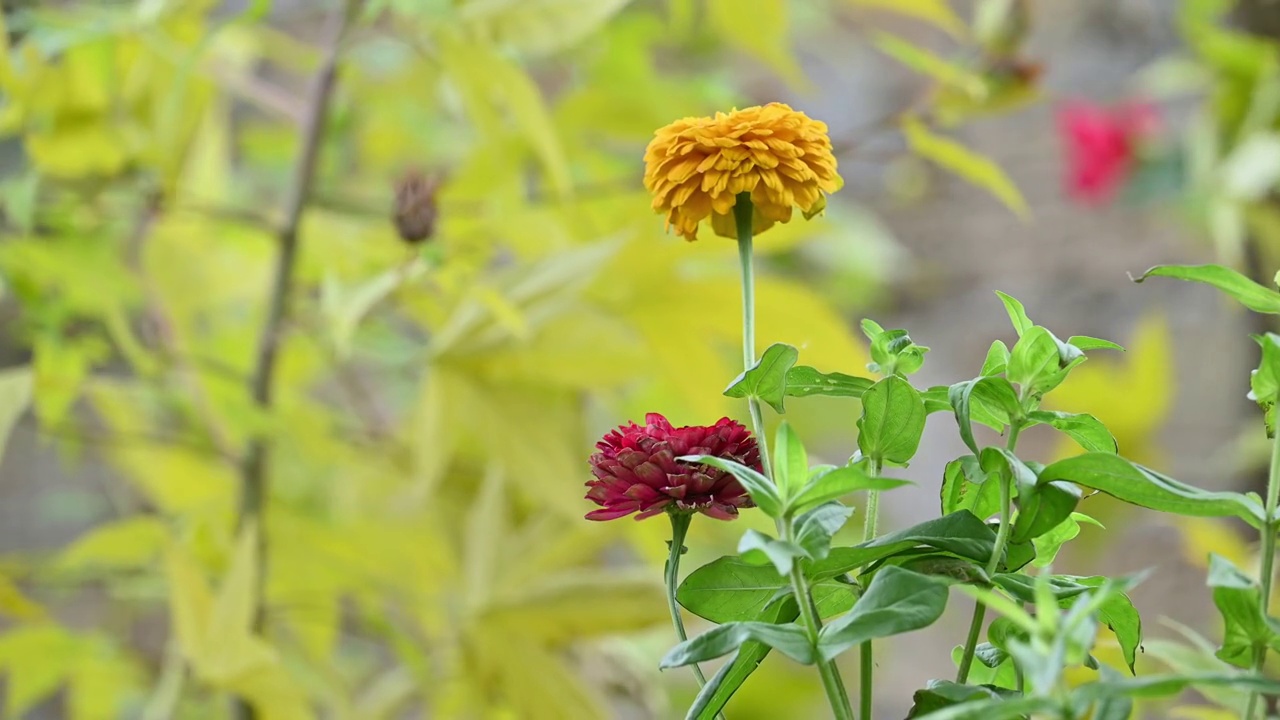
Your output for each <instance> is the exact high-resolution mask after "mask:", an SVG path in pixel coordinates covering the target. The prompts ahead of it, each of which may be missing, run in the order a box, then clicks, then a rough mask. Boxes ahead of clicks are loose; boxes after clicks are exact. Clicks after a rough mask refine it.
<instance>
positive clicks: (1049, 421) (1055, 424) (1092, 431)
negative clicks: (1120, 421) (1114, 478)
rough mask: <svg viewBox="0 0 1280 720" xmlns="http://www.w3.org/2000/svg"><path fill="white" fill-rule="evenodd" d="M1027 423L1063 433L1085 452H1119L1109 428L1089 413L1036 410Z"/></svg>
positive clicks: (1028, 415) (1029, 416)
mask: <svg viewBox="0 0 1280 720" xmlns="http://www.w3.org/2000/svg"><path fill="white" fill-rule="evenodd" d="M1027 421H1028V423H1029V425H1028V426H1030V425H1035V424H1039V423H1044V424H1045V425H1048V426H1050V427H1052V428H1055V429H1057V430H1060V431H1062V432H1063V433H1065V434H1066V435H1067V437H1070V438H1071V439H1072V440H1075V441H1076V444H1077V445H1079V446H1080V447H1081V448H1083V449H1084V451H1085V452H1108V453H1115V452H1119V447H1118V446H1117V445H1116V439H1115V438H1114V437H1112V435H1111V431H1110V430H1107V426H1106V425H1103V424H1102V421H1101V420H1099V419H1098V418H1096V417H1094V416H1092V415H1090V414H1088V413H1067V412H1052V411H1049V410H1036V411H1034V412H1030V413H1027Z"/></svg>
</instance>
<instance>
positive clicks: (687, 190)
mask: <svg viewBox="0 0 1280 720" xmlns="http://www.w3.org/2000/svg"><path fill="white" fill-rule="evenodd" d="M644 163H645V169H644V185H645V187H646V188H648V189H649V192H651V193H653V209H654V210H656V211H658V212H665V213H666V214H667V229H670V228H671V227H672V226H673V225H674V226H675V228H676V232H678V233H680V234H681V235H682V236H684V238H685V239H686V240H697V239H698V224H699V223H701V222H702V221H703V220H704V219H705V218H706V217H707V216H710V217H711V227H712V229H713V230H715V232H716V234H717V235H722V236H724V237H729V238H732V237H736V233H735V226H734V220H733V206H734V204H735V203H736V202H737V196H738V193H750V194H751V202H752V203H753V205H754V217H753V219H752V224H753V226H754V230H755V232H756V233H760V232H763V231H765V230H768V229H769V228H770V227H771V226H772V225H773V224H774V223H775V222H787V221H788V220H790V219H791V209H792V208H793V207H798V208H800V210H801V211H802V212H803V213H804V216H805V218H806V219H808V218H811V217H813V216H814V215H816V214H818V213H820V212H822V210H823V208H825V207H826V205H827V199H826V193H833V192H835V191H836V190H839V189H840V186H841V185H843V184H844V181H843V180H841V179H840V176H839V175H837V174H836V159H835V156H834V155H832V154H831V138H829V137H827V125H826V123H822V122H819V121H817V120H813V119H811V118H809V117H808V116H807V115H805V114H804V113H802V112H797V111H795V110H792V109H791V108H790V107H789V106H787V105H784V104H783V103H769V104H768V105H764V106H761V107H749V108H745V109H743V110H734V111H733V112H731V113H727V114H726V113H716V116H715V117H713V118H694V117H688V118H683V119H681V120H677V121H675V122H673V123H671V124H670V125H668V126H666V127H664V128H661V129H659V130H658V131H657V132H656V133H654V138H653V141H652V142H650V143H649V147H648V148H647V149H645V153H644Z"/></svg>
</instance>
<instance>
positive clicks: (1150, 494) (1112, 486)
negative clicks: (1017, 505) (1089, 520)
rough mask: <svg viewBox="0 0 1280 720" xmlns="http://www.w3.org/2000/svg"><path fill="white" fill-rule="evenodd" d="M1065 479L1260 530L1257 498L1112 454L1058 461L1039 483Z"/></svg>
mask: <svg viewBox="0 0 1280 720" xmlns="http://www.w3.org/2000/svg"><path fill="white" fill-rule="evenodd" d="M1054 480H1067V481H1070V482H1072V483H1075V484H1077V485H1083V486H1084V487H1087V488H1093V489H1094V490H1099V491H1101V492H1104V493H1107V494H1108V495H1112V496H1114V497H1116V498H1118V499H1120V500H1123V501H1125V502H1127V503H1130V504H1132V505H1138V506H1139V507H1145V508H1148V509H1151V510H1158V511H1160V512H1169V513H1175V514H1178V515H1188V516H1191V517H1231V516H1234V517H1238V518H1240V519H1242V520H1244V521H1245V522H1247V523H1249V524H1250V525H1253V526H1254V527H1260V526H1261V524H1262V521H1263V518H1264V515H1265V513H1264V512H1263V509H1262V505H1261V503H1259V502H1258V501H1257V500H1256V499H1254V498H1252V497H1248V496H1246V495H1242V494H1240V493H1234V492H1210V491H1208V490H1201V489H1200V488H1197V487H1193V486H1191V485H1186V484H1184V483H1181V482H1178V481H1177V480H1174V479H1173V478H1171V477H1168V476H1166V475H1162V474H1160V473H1158V472H1156V471H1154V470H1151V469H1149V468H1145V467H1143V466H1141V465H1138V464H1136V463H1133V462H1130V461H1128V460H1125V459H1124V458H1122V457H1120V456H1119V455H1114V454H1112V453H1087V454H1084V455H1077V456H1076V457H1072V458H1067V459H1066V460H1059V461H1058V462H1056V463H1053V464H1051V465H1049V466H1047V467H1046V468H1045V469H1044V470H1042V471H1041V472H1040V483H1048V482H1052V481H1054Z"/></svg>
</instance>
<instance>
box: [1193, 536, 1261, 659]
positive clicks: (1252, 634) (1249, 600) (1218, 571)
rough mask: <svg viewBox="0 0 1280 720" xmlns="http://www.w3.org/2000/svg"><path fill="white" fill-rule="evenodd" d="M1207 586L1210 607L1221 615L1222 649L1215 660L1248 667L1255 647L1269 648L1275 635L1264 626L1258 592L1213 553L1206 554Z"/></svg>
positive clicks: (1227, 561)
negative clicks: (1207, 559) (1211, 603)
mask: <svg viewBox="0 0 1280 720" xmlns="http://www.w3.org/2000/svg"><path fill="white" fill-rule="evenodd" d="M1208 582H1209V587H1211V588H1213V604H1214V605H1216V606H1217V607H1218V612H1220V613H1222V622H1223V639H1222V647H1221V648H1220V649H1219V650H1218V652H1217V653H1215V654H1216V655H1217V657H1218V659H1220V660H1223V661H1224V662H1228V663H1231V664H1232V665H1235V666H1236V667H1239V668H1248V667H1251V666H1252V664H1253V660H1254V652H1256V649H1257V647H1258V646H1259V645H1271V644H1273V643H1274V642H1275V640H1276V634H1275V632H1274V631H1273V630H1272V629H1271V626H1270V625H1269V624H1268V623H1267V616H1266V613H1265V612H1264V611H1263V607H1262V589H1261V588H1260V587H1258V584H1257V583H1256V582H1254V581H1253V579H1252V578H1250V577H1249V576H1248V575H1245V574H1244V573H1242V572H1240V570H1239V569H1238V568H1236V567H1235V566H1234V565H1232V564H1231V561H1229V560H1227V559H1226V558H1224V557H1222V556H1221V555H1218V554H1216V553H1214V554H1210V555H1209V581H1208Z"/></svg>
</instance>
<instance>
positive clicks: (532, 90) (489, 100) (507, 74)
mask: <svg viewBox="0 0 1280 720" xmlns="http://www.w3.org/2000/svg"><path fill="white" fill-rule="evenodd" d="M439 40H440V54H441V59H442V60H443V62H444V66H445V69H446V71H447V72H448V74H449V77H450V78H451V79H452V81H453V85H454V87H455V88H456V90H457V91H458V94H459V95H460V96H461V98H462V101H463V105H464V106H465V107H466V110H467V113H468V114H469V115H470V116H471V120H472V122H474V123H475V124H476V125H477V127H478V129H479V130H480V131H481V132H482V133H484V134H486V135H488V136H490V138H491V139H492V138H495V137H500V136H501V135H502V133H503V128H502V121H503V120H504V117H503V116H504V115H507V116H509V119H510V120H512V121H514V122H515V123H516V125H517V126H519V128H520V129H521V131H522V132H523V133H524V135H525V137H526V138H527V140H528V141H529V144H530V147H531V148H532V149H533V151H534V153H535V154H536V155H537V156H538V159H539V160H540V161H541V162H542V164H543V167H544V168H545V170H546V173H547V180H548V181H549V182H550V184H551V188H552V190H553V191H554V193H555V195H557V196H558V197H566V196H568V195H569V194H570V190H571V187H570V185H571V183H570V177H569V167H568V164H567V162H566V161H565V156H564V150H563V149H562V148H561V143H560V138H559V136H558V134H557V133H556V127H555V124H554V123H553V122H552V121H551V114H550V112H549V111H548V110H547V106H546V102H545V101H544V100H543V98H542V93H541V91H539V89H538V86H537V84H535V83H534V82H533V79H532V78H530V77H529V75H528V73H526V72H525V71H524V69H523V68H521V67H520V66H518V65H515V64H513V63H511V62H509V61H507V60H506V59H504V58H503V57H502V56H501V55H499V54H498V53H496V52H494V50H493V49H492V48H490V47H488V46H486V45H484V44H483V43H478V42H468V41H466V40H463V39H462V38H460V37H458V36H457V34H455V33H453V32H445V33H442V34H441V36H440V38H439Z"/></svg>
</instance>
